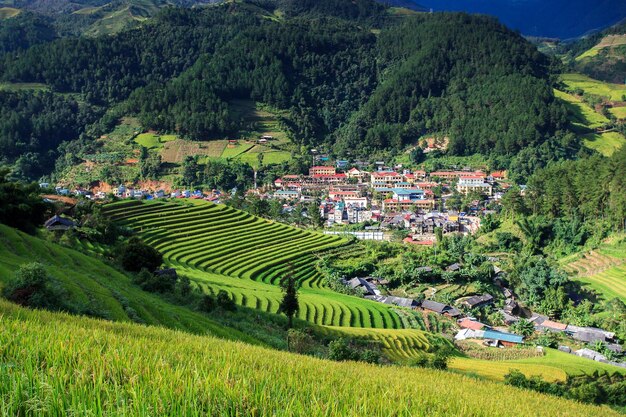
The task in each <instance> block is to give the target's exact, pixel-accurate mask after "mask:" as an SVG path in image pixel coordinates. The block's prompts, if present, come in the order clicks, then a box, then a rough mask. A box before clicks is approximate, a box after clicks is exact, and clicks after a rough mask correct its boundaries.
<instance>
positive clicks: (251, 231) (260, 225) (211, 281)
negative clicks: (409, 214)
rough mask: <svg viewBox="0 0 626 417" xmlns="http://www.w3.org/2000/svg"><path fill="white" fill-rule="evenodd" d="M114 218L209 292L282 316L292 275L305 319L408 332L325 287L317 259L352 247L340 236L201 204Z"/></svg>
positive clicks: (142, 207) (154, 207)
mask: <svg viewBox="0 0 626 417" xmlns="http://www.w3.org/2000/svg"><path fill="white" fill-rule="evenodd" d="M105 213H106V214H107V215H108V216H110V217H111V218H112V219H114V220H117V221H120V222H122V224H124V225H126V226H128V227H131V228H132V229H133V230H135V231H136V232H138V233H139V235H140V236H141V237H142V238H143V239H144V240H145V241H146V243H148V244H150V245H152V246H153V247H155V248H156V249H158V250H159V251H160V252H161V253H163V255H164V259H165V261H166V263H167V264H169V265H170V266H172V267H175V268H178V269H179V270H181V272H183V273H184V274H185V275H188V276H189V277H190V279H192V280H193V281H194V282H195V283H196V285H198V286H199V287H200V288H202V289H203V290H204V291H205V292H211V293H214V292H217V291H218V290H225V291H227V292H229V293H230V294H231V295H232V296H233V297H234V299H235V301H236V302H237V303H239V304H241V305H245V306H248V307H253V308H257V309H261V310H263V311H267V312H276V311H277V310H278V304H279V302H280V299H281V297H282V295H281V290H280V288H279V286H278V284H279V282H280V280H281V279H282V277H284V276H285V274H286V273H288V272H289V271H291V272H292V273H293V275H294V276H295V277H296V278H297V279H298V281H299V282H300V285H301V305H302V308H301V309H300V311H299V313H298V317H299V318H301V319H303V320H307V321H309V322H311V323H315V324H320V325H332V326H348V327H375V328H403V327H406V325H405V322H403V321H402V320H401V319H400V317H399V316H398V314H397V313H395V312H394V311H393V309H391V308H390V307H389V306H387V305H384V304H380V303H376V302H373V301H369V300H365V299H362V298H359V297H353V296H348V295H344V294H339V293H336V292H334V291H331V290H329V289H326V288H325V285H324V283H323V282H322V277H321V275H320V274H319V273H318V272H317V270H316V268H315V262H316V260H317V256H316V254H317V253H322V252H324V251H326V250H331V249H335V248H339V247H342V246H345V245H346V244H347V241H346V240H344V239H342V238H340V237H338V236H328V235H323V234H320V233H316V232H311V231H306V230H302V229H296V228H293V227H289V226H287V225H284V224H281V223H276V222H271V221H268V220H264V219H260V218H257V217H254V216H252V215H250V214H247V213H245V212H241V211H238V210H235V209H232V208H230V207H226V206H222V205H215V204H211V203H207V202H204V201H202V200H200V201H198V200H195V201H194V200H187V201H186V202H184V203H182V204H181V203H180V202H178V203H177V204H176V203H164V202H153V203H141V202H133V201H130V202H121V203H113V204H110V205H108V206H106V208H105Z"/></svg>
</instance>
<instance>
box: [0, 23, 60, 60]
mask: <svg viewBox="0 0 626 417" xmlns="http://www.w3.org/2000/svg"><path fill="white" fill-rule="evenodd" d="M56 38H57V34H56V31H55V29H54V27H53V26H52V24H51V23H50V19H48V18H45V17H42V16H38V15H35V14H32V13H20V14H19V15H18V16H16V17H13V18H11V19H2V20H0V55H3V54H5V53H7V52H13V51H18V50H24V49H28V48H30V47H31V46H33V45H38V44H42V43H46V42H50V41H52V40H54V39H56Z"/></svg>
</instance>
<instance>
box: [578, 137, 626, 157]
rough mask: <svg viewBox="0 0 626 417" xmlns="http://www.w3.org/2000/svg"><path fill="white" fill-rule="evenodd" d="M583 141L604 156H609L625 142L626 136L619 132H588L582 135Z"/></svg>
mask: <svg viewBox="0 0 626 417" xmlns="http://www.w3.org/2000/svg"><path fill="white" fill-rule="evenodd" d="M583 143H584V144H585V146H586V147H588V148H590V149H593V150H596V151H598V152H600V153H601V154H602V155H604V156H611V155H613V153H614V152H615V151H616V150H618V149H619V148H621V147H622V146H624V144H626V138H624V136H623V135H622V134H621V133H619V132H605V133H588V134H586V135H584V136H583Z"/></svg>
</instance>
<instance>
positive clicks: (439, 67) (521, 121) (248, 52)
mask: <svg viewBox="0 0 626 417" xmlns="http://www.w3.org/2000/svg"><path fill="white" fill-rule="evenodd" d="M84 13H87V12H86V11H84ZM450 28H454V30H450ZM329 34H332V36H330V35H329ZM35 43H36V42H35ZM35 43H33V44H34V46H32V47H31V48H29V49H28V50H27V51H25V52H24V53H20V54H19V56H11V57H6V58H5V59H3V60H0V70H1V71H0V73H1V74H2V81H3V82H4V83H7V84H11V85H25V83H30V84H31V85H32V83H38V84H37V85H45V86H47V87H48V88H50V90H51V91H52V92H53V93H54V94H57V95H61V97H62V98H59V99H58V100H61V99H64V100H67V99H68V95H69V96H70V97H72V98H74V99H76V100H79V101H80V103H81V104H85V107H87V105H93V108H92V112H91V114H90V115H89V116H88V117H83V118H81V119H82V120H83V122H80V123H78V124H79V125H80V126H74V131H72V132H71V134H67V135H62V136H61V135H58V136H57V137H52V138H49V137H47V136H46V134H48V132H47V131H45V132H39V131H38V130H37V128H39V125H37V126H32V125H31V123H30V122H29V120H30V119H31V118H32V117H33V112H34V110H33V109H32V107H33V106H30V105H29V103H30V102H32V101H37V98H36V95H37V94H36V92H32V91H23V92H22V93H21V95H20V96H19V100H20V101H21V102H22V103H24V105H23V106H24V107H25V108H24V109H23V110H21V111H19V112H17V114H15V115H14V114H13V113H15V111H14V110H13V109H12V108H8V106H7V108H6V109H2V115H3V123H2V124H3V126H0V127H1V128H2V129H3V130H4V131H7V132H16V131H17V130H18V129H19V135H20V136H27V137H31V136H32V137H33V138H34V140H33V141H31V142H30V143H23V142H18V141H16V140H15V139H14V135H8V136H7V137H6V142H7V144H6V146H5V147H4V148H3V151H2V153H3V155H2V156H4V157H6V158H7V160H8V162H9V163H11V164H13V163H16V162H17V161H18V160H19V158H20V156H22V155H25V154H28V153H32V154H33V155H34V156H35V157H39V158H41V156H42V155H43V154H44V153H46V152H47V151H48V150H49V149H55V150H56V149H58V146H57V145H58V141H59V139H61V138H63V140H64V141H67V140H69V141H74V145H72V146H73V147H74V148H75V149H74V151H73V152H72V154H74V155H75V154H78V153H80V152H81V151H82V150H85V151H87V152H85V153H93V150H94V148H95V147H96V144H95V143H94V140H96V139H97V138H99V137H100V136H102V135H106V134H107V133H109V132H111V131H112V130H113V128H114V126H115V124H116V123H117V122H118V121H119V119H120V118H123V117H128V116H133V117H137V118H138V120H139V121H140V124H141V127H142V129H141V130H142V131H144V132H145V131H148V130H154V131H156V132H158V133H160V134H176V135H178V136H179V137H181V138H183V139H186V140H192V141H208V140H224V139H225V138H238V137H242V136H243V134H244V133H245V132H251V133H253V134H254V135H256V133H254V132H255V130H254V129H253V130H250V129H249V125H250V123H251V120H250V119H249V118H247V117H245V115H242V113H241V112H240V111H239V110H238V108H237V106H236V105H233V103H241V102H247V103H252V104H250V105H254V106H255V107H257V108H260V107H262V106H268V105H269V107H270V108H272V109H274V110H273V113H274V114H278V115H280V116H279V120H278V121H279V122H280V125H281V129H282V130H283V131H285V132H286V134H288V136H289V137H290V139H291V140H292V141H293V143H294V145H295V146H294V148H293V149H296V150H298V149H299V150H301V151H302V152H304V153H305V154H306V149H307V148H313V147H325V148H327V149H329V150H334V151H335V152H336V153H338V154H341V155H344V156H347V155H349V154H350V153H355V154H358V155H368V154H371V153H372V152H377V151H392V152H398V151H400V150H402V149H405V147H406V146H408V145H412V144H414V143H415V141H416V140H417V139H419V138H420V137H422V136H424V135H429V134H432V135H447V136H448V137H449V138H450V148H449V152H450V153H452V154H455V155H468V154H472V153H476V152H479V153H483V154H488V155H489V154H494V155H499V156H507V157H508V156H510V155H512V154H514V153H516V152H518V151H520V150H521V149H524V148H527V147H535V146H540V145H542V144H543V143H552V142H553V140H554V136H555V135H556V134H557V132H559V131H560V130H561V129H562V128H563V127H564V124H565V111H564V109H563V108H562V107H561V106H560V104H559V102H557V101H556V100H555V98H554V96H553V93H552V89H551V88H550V62H549V60H548V59H547V58H546V57H545V56H544V55H542V54H539V53H538V52H537V51H536V49H535V48H534V47H533V46H532V45H531V44H530V43H528V42H527V41H525V40H524V39H523V38H521V37H520V36H519V35H518V34H516V33H514V32H512V31H510V30H508V29H506V28H505V27H504V26H502V25H500V24H498V23H497V22H496V21H495V20H493V19H489V18H486V17H471V16H467V15H462V14H434V15H426V14H398V13H397V11H396V12H393V13H390V12H389V10H387V9H385V8H384V7H383V6H380V5H378V4H376V3H374V2H372V1H369V0H362V1H359V2H355V3H351V2H350V3H347V2H345V1H344V0H324V1H323V2H304V3H302V2H297V3H294V2H293V1H286V0H285V1H277V2H261V3H259V4H256V3H255V4H252V3H250V2H246V1H244V2H234V3H227V4H222V5H218V6H214V7H204V8H195V9H182V8H178V9H177V8H167V9H166V10H162V11H161V12H160V13H158V14H157V16H155V17H154V18H151V19H148V20H146V21H145V22H143V23H142V24H141V25H139V26H138V27H137V28H136V29H134V30H128V31H122V32H120V33H119V34H118V35H117V36H115V37H109V36H95V37H93V38H84V37H83V38H80V39H75V38H71V39H57V40H55V41H52V42H46V43H45V45H37V44H35ZM442 51H445V52H444V53H442ZM164 62H167V63H168V64H167V65H164V64H163V63H164ZM467 103H471V106H472V107H474V108H475V109H476V111H473V112H466V111H463V109H464V108H466V104H467ZM250 105H249V106H250ZM56 108H57V109H58V110H59V111H62V110H63V109H65V108H66V105H65V104H62V103H58V104H57V107H56ZM103 116H104V117H103ZM94 119H95V120H99V122H96V123H94ZM18 121H19V123H18ZM62 123H63V120H62V119H61V120H56V119H53V120H52V121H51V122H50V123H47V124H44V126H46V127H50V129H51V131H53V132H54V131H57V130H59V128H60V126H58V125H59V124H60V125H62ZM77 127H80V129H79V130H77V129H76V128H77ZM83 132H84V133H86V137H84V140H82V141H80V142H79V141H77V139H78V138H79V137H80V134H81V133H83ZM51 140H52V142H51ZM18 143H19V149H15V148H16V147H17V146H16V145H17V144H18ZM48 143H50V145H51V146H49V145H48ZM40 146H41V148H40ZM76 148H78V149H76ZM61 153H63V152H55V151H53V152H50V153H47V154H46V156H48V157H52V158H57V157H59V156H62V155H61ZM255 158H256V156H255V155H250V156H249V155H245V158H244V157H242V158H241V160H242V161H244V162H248V163H249V162H251V161H254V159H255ZM285 160H286V158H285V154H282V155H281V156H279V155H278V154H274V155H268V159H267V163H275V162H279V161H285ZM26 162H27V161H20V163H26ZM52 166H53V161H46V163H44V164H43V165H40V166H39V168H40V169H41V171H44V173H46V171H47V172H50V171H52ZM22 171H27V170H26V169H24V170H22ZM39 175H41V172H37V173H36V174H33V175H32V176H30V178H37V177H38V176H39Z"/></svg>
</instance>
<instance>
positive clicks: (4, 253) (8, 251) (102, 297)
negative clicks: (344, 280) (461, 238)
mask: <svg viewBox="0 0 626 417" xmlns="http://www.w3.org/2000/svg"><path fill="white" fill-rule="evenodd" d="M34 261H37V262H41V263H42V264H44V265H45V267H46V269H47V270H48V272H49V273H50V275H52V276H54V277H55V278H56V279H58V280H59V281H60V282H61V284H62V285H63V287H64V288H65V289H66V290H67V291H68V297H69V299H70V300H71V302H72V303H73V304H77V305H82V306H88V307H89V308H90V309H91V310H92V311H91V312H92V314H93V313H94V312H95V313H97V314H100V315H103V316H105V317H106V318H108V319H111V320H115V321H122V322H130V321H132V320H138V321H141V322H143V323H146V324H151V325H161V326H166V327H169V328H173V329H180V330H184V331H188V332H192V333H199V334H206V333H211V334H214V335H218V336H220V337H226V338H229V339H238V340H246V341H248V342H250V343H258V342H256V341H255V340H253V339H252V338H250V337H247V336H246V335H244V334H242V333H241V332H238V331H236V330H234V329H227V328H224V327H223V326H221V325H219V324H217V323H215V322H214V321H212V320H210V319H209V318H208V317H206V316H205V315H203V314H199V313H195V312H193V311H191V310H189V309H187V308H184V307H179V306H176V305H172V304H169V303H167V302H165V301H163V300H162V299H160V298H159V297H157V296H154V295H152V294H150V293H147V292H145V291H142V290H141V289H140V288H139V287H137V286H135V285H133V284H132V283H131V279H130V278H129V277H128V276H127V275H125V274H123V273H121V272H119V271H118V270H117V269H115V268H113V267H111V266H109V265H107V264H105V263H104V262H102V261H100V260H98V259H96V258H93V257H90V256H87V255H85V254H82V253H80V252H78V251H75V250H72V249H68V248H66V247H63V246H60V245H57V244H54V243H51V242H48V241H46V240H43V239H39V238H37V237H33V236H30V235H27V234H25V233H22V232H20V231H18V230H16V229H13V228H10V227H7V226H4V225H0V285H2V284H3V283H4V282H6V280H7V279H9V278H11V277H12V276H13V274H14V273H15V271H16V270H17V269H18V268H19V267H20V266H21V265H23V264H26V263H30V262H34Z"/></svg>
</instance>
